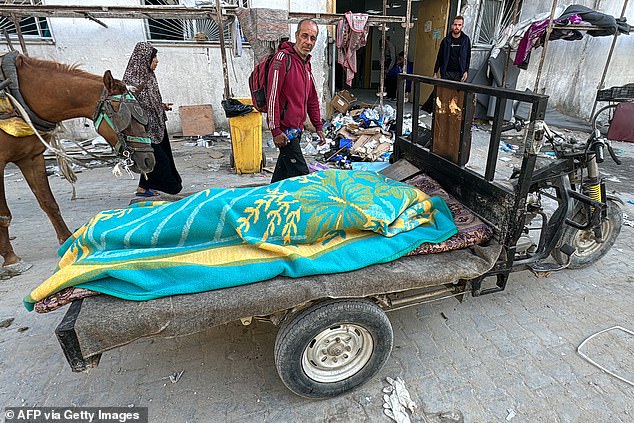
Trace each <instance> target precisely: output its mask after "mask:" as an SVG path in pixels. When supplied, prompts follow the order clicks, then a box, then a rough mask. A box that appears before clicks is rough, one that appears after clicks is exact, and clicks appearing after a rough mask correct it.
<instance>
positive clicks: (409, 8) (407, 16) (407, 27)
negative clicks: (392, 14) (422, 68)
mask: <svg viewBox="0 0 634 423" xmlns="http://www.w3.org/2000/svg"><path fill="white" fill-rule="evenodd" d="M411 20H412V0H407V12H405V23H404V24H402V25H403V28H405V41H404V43H403V53H404V54H405V66H404V69H403V73H407V63H408V62H409V60H408V59H407V56H408V51H409V31H410V29H412V24H411V23H410V22H411Z"/></svg>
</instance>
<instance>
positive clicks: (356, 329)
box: [302, 323, 374, 383]
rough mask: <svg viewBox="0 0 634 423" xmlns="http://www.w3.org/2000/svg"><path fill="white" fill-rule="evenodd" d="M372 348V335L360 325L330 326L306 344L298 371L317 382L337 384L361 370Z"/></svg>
mask: <svg viewBox="0 0 634 423" xmlns="http://www.w3.org/2000/svg"><path fill="white" fill-rule="evenodd" d="M373 349H374V341H373V340H372V336H371V335H370V333H369V332H368V331H367V330H366V329H365V328H363V327H362V326H359V325H356V324H350V323H348V324H342V325H339V326H333V327H330V328H328V329H325V330H323V331H321V332H320V333H318V334H317V335H316V336H315V337H314V338H313V339H312V340H311V341H310V342H309V344H308V346H307V347H306V348H305V349H304V353H303V354H302V369H303V370H304V373H306V375H307V376H308V377H310V378H311V379H313V380H315V381H317V382H324V383H328V382H338V381H341V380H344V379H347V378H349V377H351V376H352V375H354V374H355V373H357V372H358V371H359V370H361V369H362V368H363V366H365V365H366V364H367V362H368V361H369V360H370V357H371V356H372V351H373Z"/></svg>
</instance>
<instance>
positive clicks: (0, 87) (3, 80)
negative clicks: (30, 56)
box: [0, 51, 57, 132]
mask: <svg viewBox="0 0 634 423" xmlns="http://www.w3.org/2000/svg"><path fill="white" fill-rule="evenodd" d="M18 54H19V53H18V52H17V51H11V52H9V53H6V54H4V55H2V56H0V96H5V94H4V90H7V92H9V93H10V94H11V95H12V96H13V97H14V98H15V99H16V100H17V101H18V102H19V103H20V105H21V106H22V107H23V108H24V110H26V113H27V114H28V115H29V118H30V119H31V122H32V123H33V125H34V126H35V128H36V129H37V130H38V131H43V132H49V131H52V130H53V129H55V126H56V125H57V124H56V123H55V122H49V121H46V120H44V119H41V118H40V117H39V116H38V115H36V114H35V113H33V111H32V110H31V109H30V108H29V105H28V104H26V101H24V98H22V94H21V93H20V83H19V82H18V70H17V68H16V66H15V59H16V58H17V57H18ZM12 116H19V115H18V114H17V113H15V114H13V115H11V116H7V117H12Z"/></svg>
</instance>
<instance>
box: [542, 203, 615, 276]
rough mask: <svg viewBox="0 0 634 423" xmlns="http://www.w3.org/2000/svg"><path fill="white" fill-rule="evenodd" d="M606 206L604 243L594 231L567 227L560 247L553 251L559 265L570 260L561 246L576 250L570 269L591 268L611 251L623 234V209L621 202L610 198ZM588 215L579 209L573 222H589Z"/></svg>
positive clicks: (582, 209) (584, 210)
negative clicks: (569, 246) (596, 236)
mask: <svg viewBox="0 0 634 423" xmlns="http://www.w3.org/2000/svg"><path fill="white" fill-rule="evenodd" d="M606 204H607V211H608V213H607V218H606V219H605V220H604V221H603V226H602V230H603V242H597V240H596V238H595V235H594V232H593V231H592V230H585V231H583V230H579V229H576V228H573V227H572V226H568V225H566V226H565V227H564V231H563V233H562V235H561V240H560V241H559V243H558V246H557V247H555V248H554V249H553V251H552V256H553V258H554V259H555V260H556V261H557V263H559V264H564V263H566V261H567V260H568V257H567V256H566V255H565V254H564V253H562V252H561V251H559V246H561V245H563V244H564V243H568V244H570V245H572V247H574V248H575V250H576V251H575V252H574V253H573V255H572V256H571V257H570V265H569V266H568V268H570V269H580V268H582V267H587V266H590V265H591V264H593V263H594V262H596V261H597V260H599V259H600V258H601V257H603V256H604V255H606V254H607V252H608V251H610V248H612V246H613V245H614V243H615V242H616V238H617V237H618V236H619V233H621V226H622V224H623V209H622V207H621V204H620V202H619V201H618V200H616V199H613V198H608V200H607V203H606ZM586 214H587V212H586V208H584V207H582V208H579V210H577V212H576V213H575V216H574V217H573V220H574V221H575V222H579V223H581V222H587V221H588V218H587V216H586Z"/></svg>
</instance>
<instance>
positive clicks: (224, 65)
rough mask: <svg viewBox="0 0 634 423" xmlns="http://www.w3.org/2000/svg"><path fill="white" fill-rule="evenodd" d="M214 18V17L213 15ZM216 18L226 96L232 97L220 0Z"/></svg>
mask: <svg viewBox="0 0 634 423" xmlns="http://www.w3.org/2000/svg"><path fill="white" fill-rule="evenodd" d="M212 18H213V17H212ZM216 20H217V22H218V32H219V34H220V37H219V38H220V56H221V57H222V76H223V77H224V80H225V95H224V98H225V99H228V98H230V97H231V91H230V89H229V71H228V69H227V52H226V51H225V31H224V28H223V27H222V9H221V8H220V0H216Z"/></svg>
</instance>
